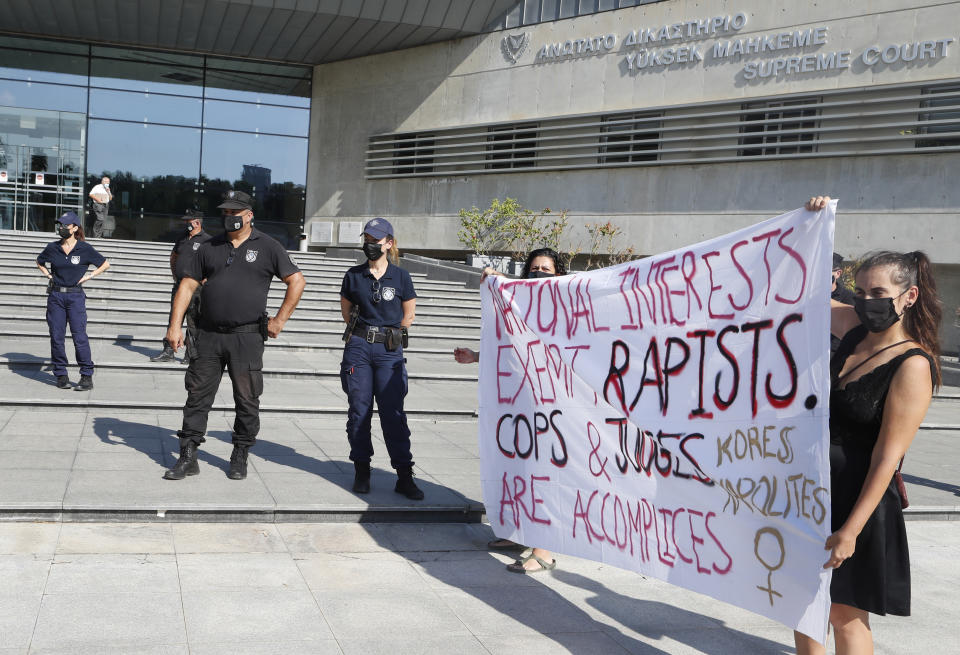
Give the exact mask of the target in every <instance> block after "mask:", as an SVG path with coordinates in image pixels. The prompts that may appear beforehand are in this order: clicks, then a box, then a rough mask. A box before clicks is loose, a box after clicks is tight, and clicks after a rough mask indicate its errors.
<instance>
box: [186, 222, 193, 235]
mask: <svg viewBox="0 0 960 655" xmlns="http://www.w3.org/2000/svg"><path fill="white" fill-rule="evenodd" d="M192 232H193V226H192V225H190V223H187V234H190V233H192Z"/></svg>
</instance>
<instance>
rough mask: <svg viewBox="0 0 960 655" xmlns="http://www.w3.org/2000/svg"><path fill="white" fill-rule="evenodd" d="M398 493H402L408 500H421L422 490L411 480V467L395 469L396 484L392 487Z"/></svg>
mask: <svg viewBox="0 0 960 655" xmlns="http://www.w3.org/2000/svg"><path fill="white" fill-rule="evenodd" d="M393 490H394V491H395V492H397V493H398V494H403V495H404V496H406V497H407V498H409V499H410V500H423V492H422V491H420V487H418V486H417V483H416V482H414V481H413V467H412V466H404V467H403V468H398V469H397V485H396V486H395V487H394V488H393Z"/></svg>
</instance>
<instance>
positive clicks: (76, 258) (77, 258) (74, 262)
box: [70, 255, 80, 266]
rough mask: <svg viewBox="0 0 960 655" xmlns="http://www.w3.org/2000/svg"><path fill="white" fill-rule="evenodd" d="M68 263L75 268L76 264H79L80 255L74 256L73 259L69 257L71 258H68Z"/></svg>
mask: <svg viewBox="0 0 960 655" xmlns="http://www.w3.org/2000/svg"><path fill="white" fill-rule="evenodd" d="M70 263H71V264H73V265H74V266H76V265H77V264H79V263H80V255H74V256H73V257H71V258H70Z"/></svg>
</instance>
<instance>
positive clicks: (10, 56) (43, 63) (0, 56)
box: [0, 48, 87, 86]
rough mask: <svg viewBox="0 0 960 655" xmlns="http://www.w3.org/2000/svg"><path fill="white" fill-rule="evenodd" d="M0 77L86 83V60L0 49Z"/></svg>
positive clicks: (80, 57) (68, 56)
mask: <svg viewBox="0 0 960 655" xmlns="http://www.w3.org/2000/svg"><path fill="white" fill-rule="evenodd" d="M0 77H6V78H12V79H15V80H29V81H32V82H58V83H60V84H82V85H84V86H86V84H87V58H86V56H78V55H58V54H51V53H49V52H35V51H31V50H19V49H14V48H0Z"/></svg>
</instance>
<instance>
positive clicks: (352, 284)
mask: <svg viewBox="0 0 960 655" xmlns="http://www.w3.org/2000/svg"><path fill="white" fill-rule="evenodd" d="M377 282H379V287H380V296H379V297H380V300H379V302H374V300H375V298H376V287H377V284H376V283H377ZM340 295H341V296H343V297H344V298H346V299H347V300H349V301H350V302H352V303H353V304H354V305H357V306H359V307H360V314H359V318H360V321H361V322H362V323H366V324H367V325H375V326H377V327H387V326H390V327H399V326H400V321H402V320H403V306H402V303H403V301H405V300H410V299H412V298H416V297H417V292H416V291H414V289H413V280H411V279H410V273H408V272H407V271H406V270H404V269H402V268H400V267H399V266H394V265H393V264H387V271H386V273H384V274H383V277H381V278H380V279H379V280H377V279H376V278H375V277H373V274H372V273H370V266H369V265H368V264H360V265H358V266H354V267H352V268H350V269H348V270H347V272H346V274H344V276H343V283H342V284H341V285H340Z"/></svg>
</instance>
